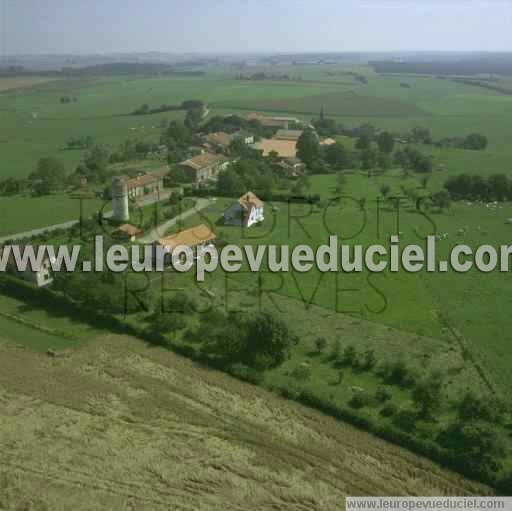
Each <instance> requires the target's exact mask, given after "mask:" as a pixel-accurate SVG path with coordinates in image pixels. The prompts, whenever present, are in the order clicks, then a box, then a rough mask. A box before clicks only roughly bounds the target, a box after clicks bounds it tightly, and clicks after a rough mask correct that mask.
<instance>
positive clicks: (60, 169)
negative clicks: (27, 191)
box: [29, 157, 66, 195]
mask: <svg viewBox="0 0 512 511" xmlns="http://www.w3.org/2000/svg"><path fill="white" fill-rule="evenodd" d="M29 180H30V181H31V183H32V190H33V192H34V193H35V194H36V195H45V194H48V193H50V192H52V191H57V190H62V189H63V188H64V187H65V185H66V169H65V167H64V164H63V163H62V162H61V161H60V160H58V159H57V158H53V157H48V158H41V159H40V160H39V161H38V162H37V167H36V169H35V170H34V172H32V173H31V174H30V175H29Z"/></svg>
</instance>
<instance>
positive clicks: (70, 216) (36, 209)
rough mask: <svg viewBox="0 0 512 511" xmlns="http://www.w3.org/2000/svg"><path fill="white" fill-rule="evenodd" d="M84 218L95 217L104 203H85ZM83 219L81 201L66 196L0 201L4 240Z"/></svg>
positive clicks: (0, 225) (0, 229) (85, 201)
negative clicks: (81, 217) (20, 233)
mask: <svg viewBox="0 0 512 511" xmlns="http://www.w3.org/2000/svg"><path fill="white" fill-rule="evenodd" d="M82 203H83V214H84V215H91V214H92V213H94V212H95V211H96V210H97V209H98V208H101V207H103V202H102V201H100V200H96V199H87V200H84V201H82ZM79 218H80V201H79V200H77V199H73V198H72V197H70V196H67V195H64V194H55V195H48V196H43V197H28V196H16V197H0V237H1V236H7V235H9V234H16V233H18V232H25V231H29V230H31V229H38V228H43V227H47V226H49V225H54V224H60V223H64V222H67V221H69V220H78V219H79Z"/></svg>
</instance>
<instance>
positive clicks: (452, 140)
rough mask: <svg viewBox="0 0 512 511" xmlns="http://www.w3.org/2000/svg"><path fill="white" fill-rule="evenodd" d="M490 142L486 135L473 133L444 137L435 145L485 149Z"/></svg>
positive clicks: (473, 149) (477, 149)
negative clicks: (464, 135) (463, 135)
mask: <svg viewBox="0 0 512 511" xmlns="http://www.w3.org/2000/svg"><path fill="white" fill-rule="evenodd" d="M488 143H489V141H488V139H487V137H486V136H485V135H482V134H480V133H471V134H470V135H468V136H467V137H449V138H443V139H441V140H439V141H437V142H435V145H436V146H438V147H456V148H458V149H469V150H472V151H483V150H484V149H486V148H487V145H488Z"/></svg>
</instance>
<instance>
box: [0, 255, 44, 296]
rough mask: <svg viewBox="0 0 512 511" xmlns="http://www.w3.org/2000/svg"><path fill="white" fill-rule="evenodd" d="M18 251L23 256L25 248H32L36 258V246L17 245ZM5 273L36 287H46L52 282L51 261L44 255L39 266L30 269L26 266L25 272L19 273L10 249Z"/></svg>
mask: <svg viewBox="0 0 512 511" xmlns="http://www.w3.org/2000/svg"><path fill="white" fill-rule="evenodd" d="M18 246H19V250H20V255H22V256H23V254H24V251H25V249H26V248H32V249H33V250H34V254H35V255H36V256H37V252H38V249H39V247H38V246H36V245H18ZM3 250H4V248H3V247H0V258H1V257H2V255H3ZM5 269H6V272H7V273H10V274H11V275H14V276H16V277H18V278H20V279H23V280H25V281H27V282H30V283H31V284H34V285H35V286H37V287H43V286H47V285H48V284H51V283H52V282H53V278H52V274H51V261H50V258H49V257H48V255H47V254H46V253H45V257H44V258H43V259H42V261H41V264H38V265H37V266H32V267H31V268H30V267H29V266H28V265H27V268H26V269H25V271H19V270H18V267H17V266H16V261H15V258H14V255H13V253H12V248H11V250H10V253H9V257H8V259H7V264H6V267H5Z"/></svg>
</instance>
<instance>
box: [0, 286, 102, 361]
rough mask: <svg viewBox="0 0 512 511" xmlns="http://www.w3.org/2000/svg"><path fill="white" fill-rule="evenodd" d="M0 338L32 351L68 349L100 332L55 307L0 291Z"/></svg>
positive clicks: (0, 340)
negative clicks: (43, 306) (33, 302)
mask: <svg viewBox="0 0 512 511" xmlns="http://www.w3.org/2000/svg"><path fill="white" fill-rule="evenodd" d="M0 332H1V333H0V342H2V341H9V342H14V343H15V344H19V345H22V346H26V347H29V348H30V349H33V350H35V351H47V350H49V349H53V350H64V349H71V348H76V347H77V346H80V344H81V343H82V342H84V341H86V340H90V339H92V338H94V337H96V336H97V335H99V334H100V333H101V331H100V330H98V329H95V328H92V327H90V326H88V325H86V324H85V323H82V322H79V321H74V320H72V319H70V318H68V317H66V316H65V315H60V314H58V313H56V312H55V311H46V310H44V309H41V308H38V307H34V306H32V305H28V304H27V303H25V302H22V301H19V300H16V299H14V298H10V297H7V296H5V295H0Z"/></svg>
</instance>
